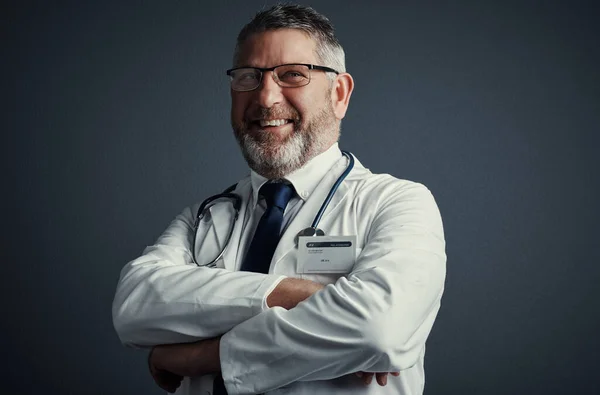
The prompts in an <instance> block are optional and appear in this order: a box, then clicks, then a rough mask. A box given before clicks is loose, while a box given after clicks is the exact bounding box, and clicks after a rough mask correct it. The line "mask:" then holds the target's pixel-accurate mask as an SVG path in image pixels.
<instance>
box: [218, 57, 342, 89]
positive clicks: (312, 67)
mask: <svg viewBox="0 0 600 395" xmlns="http://www.w3.org/2000/svg"><path fill="white" fill-rule="evenodd" d="M282 66H306V67H308V82H307V83H306V84H304V85H297V86H281V85H279V83H280V82H281V81H280V80H279V78H278V77H274V78H273V80H274V81H275V83H276V84H277V85H279V86H281V87H282V88H301V87H303V86H306V85H308V84H310V81H311V80H312V74H311V73H310V71H311V70H319V71H324V72H327V73H335V74H337V75H339V74H340V72H339V71H337V70H335V69H332V68H331V67H327V66H318V65H314V64H308V63H285V64H280V65H277V66H273V67H252V66H241V67H234V68H233V69H229V70H226V71H225V74H227V75H228V76H229V79H230V83H231V82H233V76H232V75H231V73H232V72H234V71H236V70H241V69H254V70H258V71H260V79H259V80H258V84H257V85H256V87H255V88H252V89H248V90H235V89H233V86H232V87H231V89H233V90H234V91H235V92H252V91H253V90H255V89H257V88H258V87H259V86H260V84H261V82H262V80H263V76H264V75H265V71H274V70H275V69H276V68H278V67H282ZM273 74H275V73H273Z"/></svg>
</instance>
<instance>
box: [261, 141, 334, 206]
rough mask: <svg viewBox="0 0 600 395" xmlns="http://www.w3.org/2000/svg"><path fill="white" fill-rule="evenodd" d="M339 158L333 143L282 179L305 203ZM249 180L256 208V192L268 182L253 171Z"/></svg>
mask: <svg viewBox="0 0 600 395" xmlns="http://www.w3.org/2000/svg"><path fill="white" fill-rule="evenodd" d="M341 157H342V152H341V151H340V149H339V147H338V143H335V144H333V145H332V146H331V147H329V148H328V149H327V150H326V151H325V152H322V153H320V154H319V155H317V156H315V157H314V158H312V159H311V160H309V161H308V162H307V163H306V164H305V165H304V166H302V167H301V168H299V169H298V170H295V171H293V172H291V173H290V174H288V175H287V176H285V177H284V179H285V180H287V181H288V182H289V183H290V184H292V185H293V186H294V189H295V190H296V193H297V196H298V197H299V198H300V199H302V200H304V201H306V199H308V197H309V196H310V195H311V194H312V193H313V191H314V190H315V188H316V187H317V185H318V184H319V182H320V181H321V179H322V178H323V177H324V176H325V174H327V172H328V171H329V170H330V169H331V167H332V166H333V165H334V164H335V163H336V162H337V161H338V160H339V159H340V158H341ZM250 179H251V181H252V198H253V200H252V202H253V204H254V206H256V203H257V202H258V191H259V190H260V187H262V186H263V184H264V183H266V182H267V181H269V179H267V178H265V177H263V176H261V175H260V174H258V173H256V172H255V171H254V170H252V171H251V172H250Z"/></svg>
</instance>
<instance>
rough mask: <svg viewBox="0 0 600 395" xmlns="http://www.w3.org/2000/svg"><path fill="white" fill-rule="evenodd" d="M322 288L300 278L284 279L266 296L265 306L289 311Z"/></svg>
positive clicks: (317, 284) (318, 284)
mask: <svg viewBox="0 0 600 395" xmlns="http://www.w3.org/2000/svg"><path fill="white" fill-rule="evenodd" d="M324 287H325V286H324V285H323V284H320V283H317V282H315V281H310V280H303V279H300V278H284V279H283V280H281V282H280V283H279V284H277V286H276V287H275V289H274V290H273V291H271V293H270V294H269V296H267V306H269V307H274V306H280V307H283V308H284V309H286V310H290V309H293V308H294V307H296V305H297V304H298V303H300V302H302V301H303V300H304V299H307V298H308V297H310V296H312V294H314V293H315V292H317V291H320V290H321V289H323V288H324Z"/></svg>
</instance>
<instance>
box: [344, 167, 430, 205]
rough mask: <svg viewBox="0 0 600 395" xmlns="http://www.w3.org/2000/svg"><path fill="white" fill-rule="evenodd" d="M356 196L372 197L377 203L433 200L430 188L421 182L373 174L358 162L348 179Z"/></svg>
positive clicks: (384, 174) (349, 185) (383, 174)
mask: <svg viewBox="0 0 600 395" xmlns="http://www.w3.org/2000/svg"><path fill="white" fill-rule="evenodd" d="M347 183H348V187H350V188H351V189H352V190H353V191H354V194H355V195H356V196H362V197H370V198H371V199H376V200H377V201H381V200H386V199H390V198H391V199H399V198H401V199H402V200H404V199H413V198H415V197H416V198H419V197H420V198H423V199H433V195H432V193H431V191H430V190H429V188H427V187H426V186H425V185H424V184H422V183H420V182H415V181H411V180H406V179H402V178H397V177H394V176H393V175H391V174H387V173H373V172H371V171H370V170H369V169H368V168H366V167H364V166H363V165H362V163H360V162H359V161H358V160H356V163H355V167H354V169H353V171H352V172H351V173H350V174H349V175H348V178H347Z"/></svg>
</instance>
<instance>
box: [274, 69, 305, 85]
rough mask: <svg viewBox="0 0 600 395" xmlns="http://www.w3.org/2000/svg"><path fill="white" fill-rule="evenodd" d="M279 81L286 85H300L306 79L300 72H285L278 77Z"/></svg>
mask: <svg viewBox="0 0 600 395" xmlns="http://www.w3.org/2000/svg"><path fill="white" fill-rule="evenodd" d="M278 77H279V80H280V81H283V82H287V83H292V84H293V83H300V82H303V81H305V80H306V79H308V77H307V75H306V74H305V73H303V72H302V71H300V70H294V69H292V70H285V71H283V72H282V73H280V74H279V75H278Z"/></svg>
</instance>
